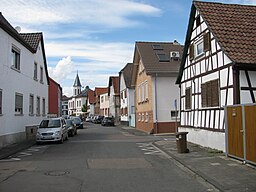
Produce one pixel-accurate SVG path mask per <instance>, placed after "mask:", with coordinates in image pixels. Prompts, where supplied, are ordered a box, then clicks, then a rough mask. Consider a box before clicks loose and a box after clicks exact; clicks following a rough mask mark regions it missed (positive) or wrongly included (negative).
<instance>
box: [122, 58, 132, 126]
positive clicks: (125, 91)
mask: <svg viewBox="0 0 256 192" xmlns="http://www.w3.org/2000/svg"><path fill="white" fill-rule="evenodd" d="M132 67H133V64H132V63H127V64H126V66H125V67H124V68H123V69H122V70H121V71H120V72H119V79H120V114H121V124H124V125H127V126H131V127H135V106H134V97H135V96H134V93H135V91H134V89H133V88H132V87H131V79H132Z"/></svg>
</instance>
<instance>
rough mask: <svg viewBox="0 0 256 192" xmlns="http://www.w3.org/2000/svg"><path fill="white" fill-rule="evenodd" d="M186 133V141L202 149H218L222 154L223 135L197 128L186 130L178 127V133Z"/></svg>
mask: <svg viewBox="0 0 256 192" xmlns="http://www.w3.org/2000/svg"><path fill="white" fill-rule="evenodd" d="M183 131H185V132H188V134H187V141H189V142H192V143H195V144H198V145H201V146H203V147H210V148H213V149H218V150H221V151H223V152H225V151H226V149H225V133H223V132H214V131H207V130H203V129H197V128H186V127H179V132H183Z"/></svg>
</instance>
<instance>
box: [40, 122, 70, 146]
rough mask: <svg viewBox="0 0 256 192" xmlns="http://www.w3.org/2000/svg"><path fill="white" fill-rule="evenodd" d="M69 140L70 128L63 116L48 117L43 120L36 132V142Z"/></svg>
mask: <svg viewBox="0 0 256 192" xmlns="http://www.w3.org/2000/svg"><path fill="white" fill-rule="evenodd" d="M64 140H68V129H67V127H66V121H65V119H63V118H61V117H60V118H48V119H44V120H42V121H41V123H40V125H39V127H38V129H37V134H36V143H37V144H39V143H41V142H49V141H53V142H59V143H63V141H64Z"/></svg>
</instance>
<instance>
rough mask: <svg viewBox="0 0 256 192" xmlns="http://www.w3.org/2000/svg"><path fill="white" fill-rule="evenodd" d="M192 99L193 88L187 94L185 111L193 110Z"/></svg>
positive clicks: (187, 90) (188, 89)
mask: <svg viewBox="0 0 256 192" xmlns="http://www.w3.org/2000/svg"><path fill="white" fill-rule="evenodd" d="M191 97H192V95H191V87H189V88H187V89H186V92H185V109H191Z"/></svg>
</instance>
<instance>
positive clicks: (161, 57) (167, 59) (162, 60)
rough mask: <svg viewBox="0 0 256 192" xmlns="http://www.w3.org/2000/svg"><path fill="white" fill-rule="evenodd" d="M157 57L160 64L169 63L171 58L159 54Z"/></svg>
mask: <svg viewBox="0 0 256 192" xmlns="http://www.w3.org/2000/svg"><path fill="white" fill-rule="evenodd" d="M157 57H158V59H159V61H160V62H169V61H170V58H169V57H168V56H167V55H166V54H164V53H157Z"/></svg>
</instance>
